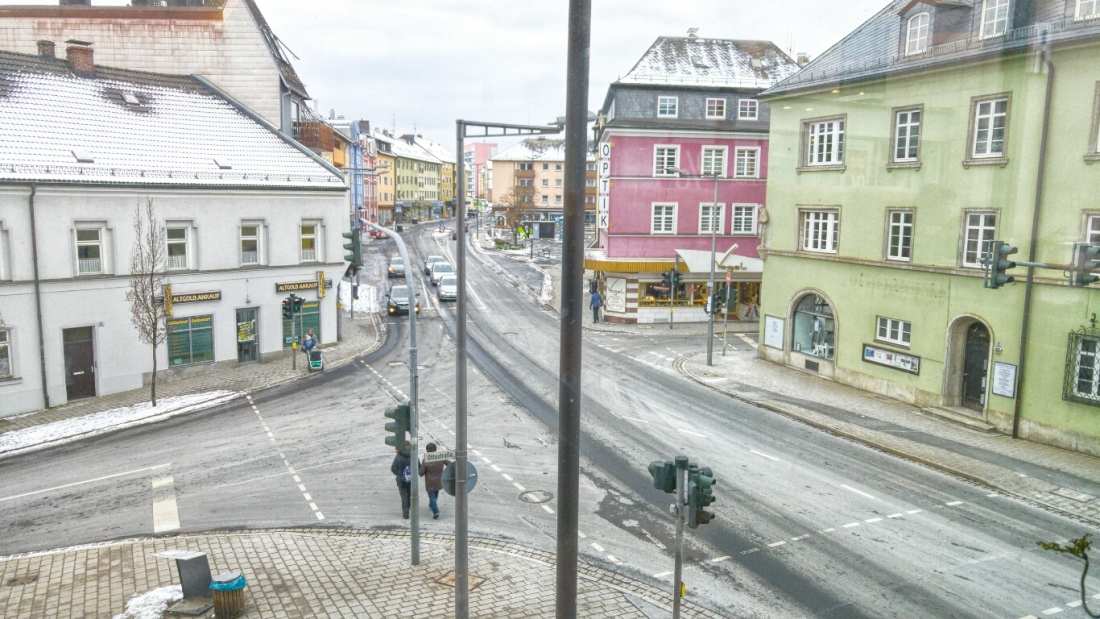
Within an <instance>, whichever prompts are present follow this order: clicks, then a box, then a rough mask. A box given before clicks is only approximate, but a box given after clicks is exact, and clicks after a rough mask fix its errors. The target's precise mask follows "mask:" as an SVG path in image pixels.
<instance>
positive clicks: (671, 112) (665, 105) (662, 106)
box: [657, 96, 680, 118]
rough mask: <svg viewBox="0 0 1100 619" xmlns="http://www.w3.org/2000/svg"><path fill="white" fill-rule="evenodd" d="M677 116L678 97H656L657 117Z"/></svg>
mask: <svg viewBox="0 0 1100 619" xmlns="http://www.w3.org/2000/svg"><path fill="white" fill-rule="evenodd" d="M662 110H664V111H662ZM679 116H680V97H668V96H658V97H657V118H678V117H679Z"/></svg>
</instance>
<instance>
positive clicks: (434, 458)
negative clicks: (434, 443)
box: [424, 449, 456, 464]
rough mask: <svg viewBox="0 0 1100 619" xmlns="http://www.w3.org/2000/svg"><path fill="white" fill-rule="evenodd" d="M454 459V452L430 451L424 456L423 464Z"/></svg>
mask: <svg viewBox="0 0 1100 619" xmlns="http://www.w3.org/2000/svg"><path fill="white" fill-rule="evenodd" d="M455 457H456V456H455V450H453V449H450V450H448V451H432V452H428V453H425V454H424V464H427V463H429V462H439V461H440V460H454V459H455Z"/></svg>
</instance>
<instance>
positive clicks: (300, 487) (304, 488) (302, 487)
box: [298, 484, 306, 492]
mask: <svg viewBox="0 0 1100 619" xmlns="http://www.w3.org/2000/svg"><path fill="white" fill-rule="evenodd" d="M298 489H299V490H301V491H302V492H305V491H306V487H305V486H304V485H302V484H298Z"/></svg>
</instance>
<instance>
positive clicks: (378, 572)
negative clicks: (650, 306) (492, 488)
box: [0, 529, 720, 619]
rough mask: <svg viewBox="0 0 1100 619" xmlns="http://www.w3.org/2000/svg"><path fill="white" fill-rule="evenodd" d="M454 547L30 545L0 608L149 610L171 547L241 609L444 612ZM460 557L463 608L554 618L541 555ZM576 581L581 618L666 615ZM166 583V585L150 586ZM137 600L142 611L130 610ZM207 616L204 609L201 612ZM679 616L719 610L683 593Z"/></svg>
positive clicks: (614, 580) (161, 595)
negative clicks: (465, 569) (234, 591)
mask: <svg viewBox="0 0 1100 619" xmlns="http://www.w3.org/2000/svg"><path fill="white" fill-rule="evenodd" d="M453 546H454V539H453V538H452V537H450V536H440V535H422V536H421V544H420V565H419V566H411V565H410V564H409V547H410V538H409V534H408V533H406V532H396V531H379V530H366V531H359V530H347V529H342V530H333V529H327V530H326V529H283V530H270V531H237V532H221V533H208V534H191V535H180V536H173V537H159V538H146V539H135V540H124V541H119V542H113V543H106V544H98V545H92V546H84V547H79V548H73V549H67V550H57V551H51V552H42V553H30V554H26V555H20V556H14V557H6V558H0V583H3V586H2V587H0V616H3V617H7V618H9V619H22V618H28V619H29V618H32V617H50V618H54V617H71V618H73V619H76V618H83V617H114V618H115V619H156V618H159V617H160V616H161V611H163V609H164V607H165V606H166V605H167V604H168V603H169V602H170V601H174V600H178V599H179V598H180V597H181V596H182V593H181V592H180V589H179V587H178V584H179V580H178V576H177V574H176V567H175V565H174V564H175V561H172V560H169V559H165V558H159V557H156V556H155V553H158V552H164V551H166V550H175V549H181V550H192V551H198V552H205V553H207V558H208V560H209V562H210V571H211V573H212V574H219V573H221V572H226V571H229V570H234V569H239V570H241V571H242V572H243V574H244V577H245V579H246V581H247V583H248V585H247V588H246V589H245V613H244V614H243V615H241V616H242V617H246V618H260V617H264V618H277V619H279V618H297V617H347V618H349V619H352V618H356V619H361V618H364V617H378V618H389V617H453V616H454V585H453V576H454V574H453V570H454V554H453ZM469 558H470V560H469V568H470V585H471V587H472V590H471V591H470V616H471V617H509V618H517V617H552V616H554V585H555V566H554V556H553V555H552V554H551V553H548V552H542V551H539V550H533V549H531V548H526V547H523V546H518V545H515V544H509V543H506V542H498V541H493V540H485V539H471V540H470V554H469ZM449 579H450V581H452V582H451V583H449V582H448V580H449ZM577 580H578V586H577V588H578V599H577V615H578V616H580V617H616V618H617V619H654V618H655V617H667V616H668V614H669V613H670V612H671V602H672V600H671V598H672V592H671V590H670V591H664V590H661V589H657V588H655V587H652V586H650V585H648V584H645V583H642V582H639V581H636V580H632V579H630V578H627V577H625V576H621V575H618V574H615V573H613V572H609V571H607V570H604V569H602V568H599V567H596V566H593V565H590V564H585V563H581V564H580V565H579V566H578V579H577ZM166 587H172V589H161V588H166ZM667 588H668V589H671V585H670V586H669V587H667ZM150 592H152V593H150ZM147 593H148V594H149V595H143V594H147ZM139 595H142V596H143V597H142V599H139V600H134V604H132V605H131V611H130V612H128V613H126V614H122V613H123V612H124V606H125V605H126V603H127V602H128V601H131V600H132V599H133V598H134V597H135V596H139ZM689 595H690V594H689ZM158 599H160V600H161V601H160V603H159V604H157V603H156V601H157V600H158ZM142 602H144V604H142ZM137 606H145V611H146V612H145V613H138V612H135V609H134V607H137ZM212 616H213V611H212V610H211V611H207V613H206V614H205V615H202V617H206V618H210V617H212ZM682 616H683V617H685V618H688V617H706V618H708V619H710V618H717V617H719V616H720V615H717V614H715V613H713V612H710V611H708V610H705V609H702V608H700V607H698V606H696V605H694V604H692V603H691V602H690V601H688V600H685V603H684V605H683V615H682Z"/></svg>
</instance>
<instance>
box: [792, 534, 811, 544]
mask: <svg viewBox="0 0 1100 619" xmlns="http://www.w3.org/2000/svg"><path fill="white" fill-rule="evenodd" d="M809 536H810V534H809V533H807V534H805V535H799V536H798V537H792V538H791V541H792V542H801V541H802V540H804V539H806V538H807V537H809Z"/></svg>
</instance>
